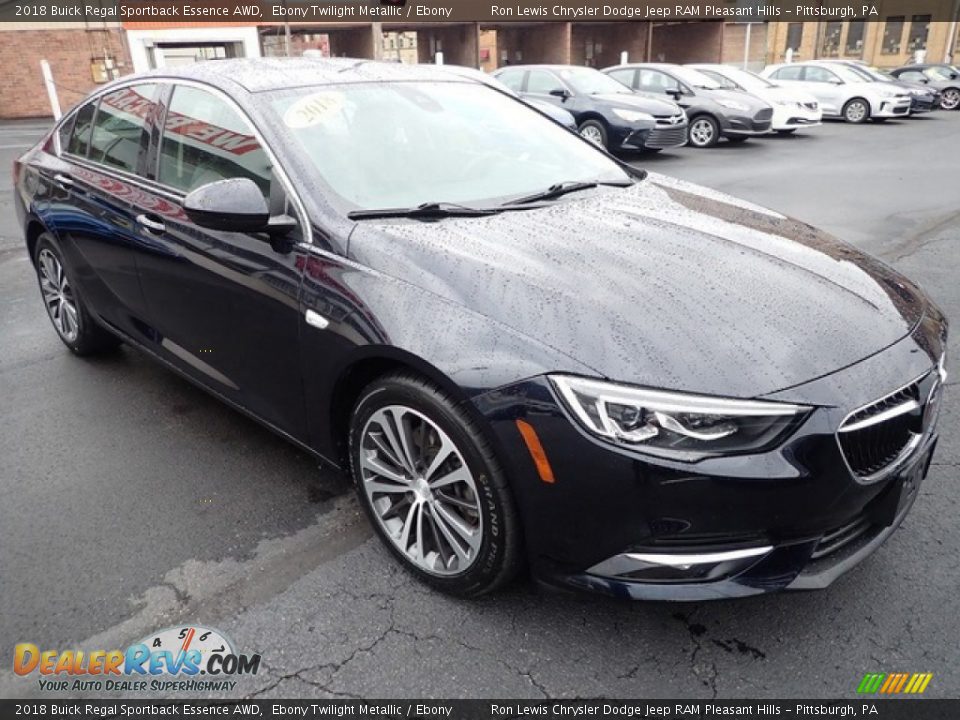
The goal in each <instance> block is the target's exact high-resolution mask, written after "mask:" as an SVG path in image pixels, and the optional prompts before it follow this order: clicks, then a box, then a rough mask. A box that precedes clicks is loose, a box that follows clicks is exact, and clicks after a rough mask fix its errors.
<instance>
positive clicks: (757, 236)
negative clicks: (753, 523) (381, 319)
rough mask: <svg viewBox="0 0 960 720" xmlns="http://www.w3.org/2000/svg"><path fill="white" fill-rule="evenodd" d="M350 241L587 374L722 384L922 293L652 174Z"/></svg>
mask: <svg viewBox="0 0 960 720" xmlns="http://www.w3.org/2000/svg"><path fill="white" fill-rule="evenodd" d="M350 254H351V255H352V256H353V257H355V258H356V259H357V260H358V261H359V262H361V263H363V264H366V265H368V266H371V267H373V268H375V269H377V270H379V271H381V272H384V273H386V274H389V275H392V276H395V277H398V278H401V279H403V280H405V281H407V282H410V283H413V284H415V285H417V286H419V287H422V288H424V289H425V290H428V291H430V292H432V293H436V294H438V295H441V296H443V297H445V298H448V299H450V300H452V301H455V302H457V303H460V304H462V305H464V306H466V307H468V308H470V309H471V310H473V311H476V312H478V313H481V314H483V315H485V316H488V317H490V318H493V319H495V320H496V321H498V322H500V323H502V324H504V325H507V326H510V327H511V328H513V329H515V330H517V331H519V332H522V333H524V334H526V335H527V336H529V337H531V338H533V339H535V340H536V341H539V342H541V343H544V344H546V345H548V346H550V347H552V348H554V349H556V350H559V351H561V352H563V353H566V354H567V355H568V356H571V357H572V358H574V359H576V360H577V361H579V362H581V363H583V364H584V365H587V366H589V367H591V368H593V369H594V370H595V371H596V373H597V374H598V375H600V376H605V377H608V378H611V379H615V380H618V381H622V382H628V383H634V384H637V385H644V386H650V387H660V388H669V389H675V390H685V391H689V392H701V393H709V394H722V395H728V396H733V397H754V396H758V395H764V394H768V393H771V392H775V391H777V390H781V389H784V388H788V387H792V386H794V385H797V384H800V383H803V382H807V381H809V380H812V379H814V378H818V377H821V376H823V375H826V374H829V373H831V372H833V371H835V370H838V369H840V368H843V367H846V366H848V365H850V364H852V363H855V362H857V361H858V360H861V359H863V358H865V357H868V356H870V355H872V354H875V353H877V352H879V351H880V350H882V349H884V348H886V347H887V346H889V345H891V344H893V343H895V342H896V341H897V340H899V339H901V338H903V337H904V336H906V335H907V334H909V333H910V331H911V330H912V329H913V327H914V326H915V325H916V323H917V322H918V321H919V320H920V318H921V317H922V314H923V308H924V303H925V301H924V296H923V294H922V293H921V292H920V291H919V290H918V289H917V288H916V287H915V286H913V285H912V284H910V283H909V282H908V281H907V280H905V279H904V278H903V277H901V276H900V275H898V274H897V273H895V272H894V271H892V270H891V269H889V268H888V267H887V266H886V265H883V264H882V263H880V262H879V261H877V260H875V259H873V258H871V257H869V256H866V255H864V254H862V253H860V252H858V251H857V250H855V249H854V248H852V247H851V246H849V245H846V244H844V243H842V242H840V241H838V240H836V239H834V238H832V237H831V236H829V235H827V234H826V233H823V232H821V231H818V230H816V229H815V228H812V227H811V226H809V225H806V224H804V223H801V222H799V221H796V220H792V219H790V218H786V217H784V216H782V215H779V214H776V213H773V212H771V211H768V210H764V209H762V208H759V207H756V206H753V205H750V204H748V203H745V202H742V201H739V200H736V199H734V198H730V197H727V196H725V195H723V194H721V193H716V192H713V191H710V190H706V189H704V188H700V187H698V186H695V185H692V184H689V183H685V182H682V181H678V180H674V179H671V178H666V177H664V176H660V175H653V174H651V175H650V176H649V177H648V178H647V179H646V180H642V181H640V182H639V183H637V184H636V185H634V186H632V187H630V188H627V189H620V190H618V189H607V188H601V189H598V190H596V191H587V192H586V193H581V194H575V195H568V196H565V197H564V198H563V199H562V200H560V201H558V202H557V203H556V204H554V205H552V206H550V207H545V208H540V209H535V210H526V211H518V212H507V213H502V214H499V215H493V216H486V217H479V218H447V219H443V220H439V221H436V222H422V221H411V220H401V221H393V220H391V221H376V222H371V221H364V222H361V223H359V224H358V226H357V227H356V229H355V230H354V232H353V234H352V235H351V240H350ZM442 331H443V330H442V328H438V329H437V332H442Z"/></svg>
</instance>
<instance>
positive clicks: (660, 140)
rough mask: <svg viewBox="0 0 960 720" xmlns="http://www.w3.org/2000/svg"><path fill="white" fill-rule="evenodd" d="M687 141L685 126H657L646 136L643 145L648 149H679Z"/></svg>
mask: <svg viewBox="0 0 960 720" xmlns="http://www.w3.org/2000/svg"><path fill="white" fill-rule="evenodd" d="M686 141H687V126H686V125H672V126H670V125H665V126H661V125H657V126H656V127H655V128H653V130H651V131H650V134H648V135H647V139H646V141H644V143H643V144H644V145H645V146H647V147H649V148H671V147H679V146H680V145H683V144H684V143H685V142H686Z"/></svg>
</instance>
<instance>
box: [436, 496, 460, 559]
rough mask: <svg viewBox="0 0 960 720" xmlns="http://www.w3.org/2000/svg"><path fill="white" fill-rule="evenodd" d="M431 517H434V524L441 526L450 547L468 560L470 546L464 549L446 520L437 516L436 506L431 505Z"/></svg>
mask: <svg viewBox="0 0 960 720" xmlns="http://www.w3.org/2000/svg"><path fill="white" fill-rule="evenodd" d="M430 517H431V518H433V524H434V526H435V527H437V528H439V530H440V532H441V534H443V536H444V537H445V538H446V540H447V544H448V545H449V546H450V549H451V550H453V552H454V553H455V554H456V556H457V557H458V558H460V559H461V560H466V559H467V558H468V557H469V548H466V549H464V548H463V547H462V546H461V545H460V542H461V541H460V540H457V538H456V537H454V534H453V533H452V532H451V531H450V528H448V527H447V526H446V524H444V522H443V521H442V520H441V519H440V518H438V517H437V509H436V506H434V505H431V506H430Z"/></svg>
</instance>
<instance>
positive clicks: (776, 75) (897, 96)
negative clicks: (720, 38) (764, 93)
mask: <svg viewBox="0 0 960 720" xmlns="http://www.w3.org/2000/svg"><path fill="white" fill-rule="evenodd" d="M762 75H763V76H764V77H765V78H767V79H769V80H773V81H774V82H775V83H777V85H783V86H785V87H795V88H798V89H801V90H804V91H806V92H809V93H810V94H811V95H813V96H814V97H816V98H817V100H819V101H820V108H821V110H823V115H824V117H839V118H843V119H844V120H846V121H847V122H849V123H862V122H866V121H867V120H871V119H872V120H876V121H883V120H886V119H887V118H894V117H905V116H907V115H909V114H910V95H908V94H907V93H906V92H904V91H903V90H900V89H898V88H896V87H891V86H890V83H883V82H877V81H873V80H868V79H866V78H865V77H863V76H862V75H860V74H858V73H855V72H854V71H853V70H851V69H850V68H848V67H845V66H843V65H840V64H838V63H818V62H816V61H813V62H800V63H789V64H786V65H768V66H767V67H766V68H765V69H764V71H763V73H762Z"/></svg>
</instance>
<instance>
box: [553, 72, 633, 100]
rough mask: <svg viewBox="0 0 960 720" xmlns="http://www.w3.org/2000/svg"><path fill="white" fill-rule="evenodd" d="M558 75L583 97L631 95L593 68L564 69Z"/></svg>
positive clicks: (623, 87) (621, 85)
mask: <svg viewBox="0 0 960 720" xmlns="http://www.w3.org/2000/svg"><path fill="white" fill-rule="evenodd" d="M559 75H560V77H561V78H563V81H564V82H565V83H567V84H568V85H569V86H570V87H572V88H573V89H574V90H576V91H577V92H578V93H582V94H583V95H610V94H614V93H615V94H621V93H624V94H627V95H631V94H632V93H631V91H630V89H629V88H627V87H626V86H625V85H623V84H622V83H619V82H617V81H616V80H614V79H613V78H612V77H610V76H609V75H604V74H603V73H602V72H600V71H599V70H594V69H593V68H564V69H563V70H561V71H560V72H559Z"/></svg>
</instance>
